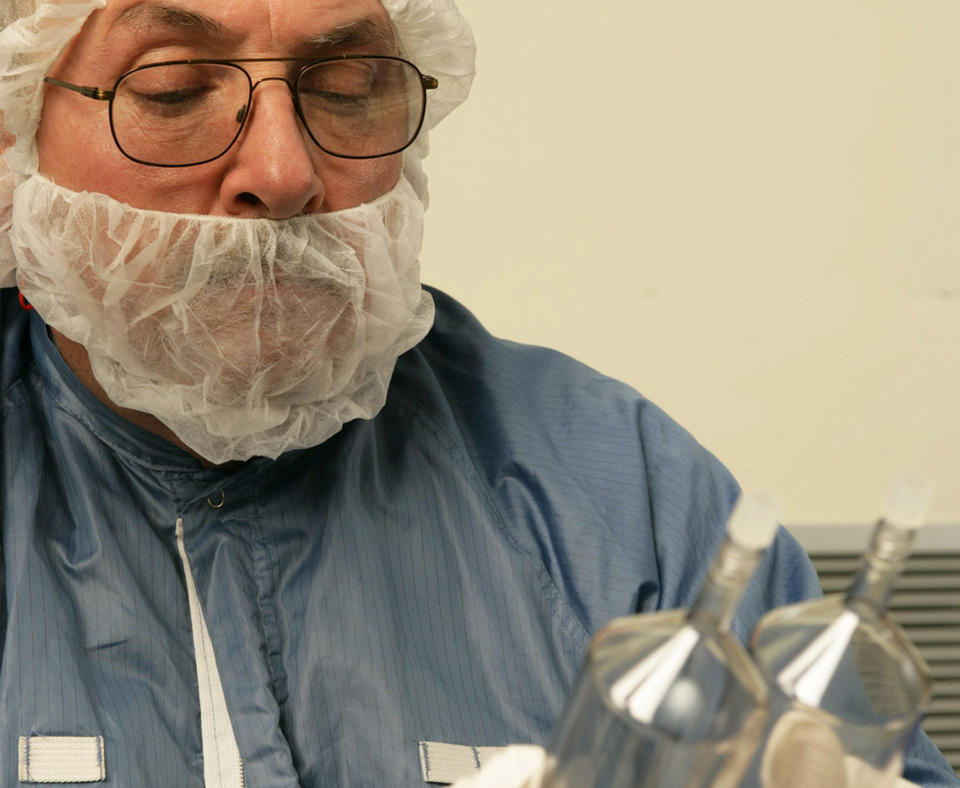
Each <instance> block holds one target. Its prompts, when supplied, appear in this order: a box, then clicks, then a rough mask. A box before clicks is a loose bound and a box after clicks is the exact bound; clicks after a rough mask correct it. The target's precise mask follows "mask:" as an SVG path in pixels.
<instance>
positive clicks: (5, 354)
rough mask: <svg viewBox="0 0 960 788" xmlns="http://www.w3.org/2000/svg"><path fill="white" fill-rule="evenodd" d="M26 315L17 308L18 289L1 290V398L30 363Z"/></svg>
mask: <svg viewBox="0 0 960 788" xmlns="http://www.w3.org/2000/svg"><path fill="white" fill-rule="evenodd" d="M27 318H28V314H27V312H25V311H24V310H23V309H21V308H20V303H19V301H18V299H17V289H16V288H14V287H5V288H2V289H0V395H2V396H3V397H4V398H5V397H6V393H7V391H9V390H10V388H11V387H12V386H13V385H14V384H16V383H17V381H19V380H20V379H21V378H22V377H23V374H24V370H26V368H27V366H28V364H29V362H30V330H29V320H28V319H27Z"/></svg>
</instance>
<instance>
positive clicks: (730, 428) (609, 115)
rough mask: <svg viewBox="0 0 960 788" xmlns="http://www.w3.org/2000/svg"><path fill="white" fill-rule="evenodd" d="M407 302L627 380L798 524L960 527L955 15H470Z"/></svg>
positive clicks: (767, 9) (585, 8)
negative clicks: (912, 493) (469, 42)
mask: <svg viewBox="0 0 960 788" xmlns="http://www.w3.org/2000/svg"><path fill="white" fill-rule="evenodd" d="M460 6H461V8H462V9H463V11H464V13H465V14H466V15H467V16H468V17H469V18H470V19H471V21H472V23H473V25H474V29H475V32H476V35H477V39H478V42H479V45H480V57H479V75H478V77H477V80H476V83H475V87H474V95H473V97H472V98H471V99H470V101H468V102H467V104H466V105H464V107H462V108H461V109H460V110H458V111H457V112H456V113H455V114H454V115H453V116H451V118H449V119H448V120H447V121H445V123H444V124H443V125H441V126H440V128H439V129H437V130H436V132H435V133H434V134H433V137H432V145H433V152H432V154H431V156H430V158H429V159H428V160H427V167H428V172H429V173H430V175H431V188H432V199H433V204H432V207H431V209H430V211H429V212H428V214H427V244H426V247H425V249H424V254H423V257H422V262H423V268H424V279H425V280H426V281H427V282H430V283H433V284H436V285H438V286H439V287H441V288H442V289H445V290H447V291H449V292H451V293H452V294H453V295H455V296H457V297H458V298H460V299H461V300H463V301H464V302H465V303H466V304H467V305H468V306H469V307H471V308H472V309H473V310H474V311H475V312H476V313H477V315H478V316H479V317H480V318H481V320H483V321H484V322H485V323H486V324H487V326H488V327H489V328H490V329H491V330H492V331H493V332H494V333H497V334H499V335H502V336H506V337H509V338H512V339H518V340H522V341H528V342H533V343H539V344H544V345H550V346H553V347H556V348H559V349H561V350H563V351H566V352H567V353H570V354H571V355H573V356H575V357H577V358H579V359H581V360H583V361H586V362H587V363H589V364H591V365H592V366H594V367H596V368H598V369H599V370H601V371H603V372H605V373H608V374H610V375H613V376H615V377H618V378H621V379H623V380H626V381H627V382H629V383H631V384H632V385H634V386H635V387H637V388H638V389H639V390H640V391H642V392H643V393H644V394H646V395H647V396H648V397H650V398H651V399H653V400H654V401H656V402H657V403H658V404H660V405H661V406H662V407H663V408H664V409H665V410H666V411H667V412H668V413H670V414H672V415H673V416H674V417H675V418H676V419H677V420H678V421H680V422H681V423H682V424H683V425H684V426H686V427H687V428H688V429H690V430H691V432H693V433H694V435H696V436H697V437H698V438H699V440H700V441H701V442H702V443H704V445H706V446H707V447H708V448H709V449H711V450H712V451H713V452H714V453H715V454H717V455H718V456H719V457H720V458H721V459H722V460H723V461H724V462H726V463H727V464H728V465H729V466H730V468H731V469H732V470H733V471H734V473H735V474H736V475H737V476H738V477H739V479H740V480H741V482H742V483H744V484H745V485H765V486H769V487H771V488H773V489H775V490H777V491H779V492H780V494H781V495H782V496H783V498H784V499H785V502H786V506H787V513H786V518H785V519H786V521H787V522H790V523H837V522H841V523H847V522H849V523H854V522H865V521H868V520H871V519H872V518H873V517H874V515H875V514H876V513H877V510H878V507H879V505H880V503H881V501H882V498H883V492H884V489H885V487H886V484H887V482H888V480H889V479H890V478H891V477H893V476H894V475H896V474H898V473H899V472H901V471H902V470H910V469H912V470H920V471H923V472H926V473H928V474H929V475H930V476H932V477H933V479H934V481H935V482H936V484H937V501H936V504H935V510H934V513H933V519H934V520H937V521H940V522H960V220H958V216H957V214H958V208H960V3H957V2H956V0H804V2H802V3H801V2H789V3H787V2H781V1H779V0H774V2H771V1H770V0H732V1H731V0H727V1H726V2H715V0H695V1H694V2H677V1H676V0H659V1H654V0H641V1H640V2H637V1H636V0H629V1H628V0H610V1H608V2H596V3H582V2H572V0H549V2H548V1H547V0H522V2H518V1H516V0H511V1H510V2H507V0H460Z"/></svg>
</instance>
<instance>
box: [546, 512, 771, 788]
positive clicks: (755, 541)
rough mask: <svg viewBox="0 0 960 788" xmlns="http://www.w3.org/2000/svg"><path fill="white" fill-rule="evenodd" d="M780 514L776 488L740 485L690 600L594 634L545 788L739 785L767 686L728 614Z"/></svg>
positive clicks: (551, 751)
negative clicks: (685, 606) (749, 490)
mask: <svg viewBox="0 0 960 788" xmlns="http://www.w3.org/2000/svg"><path fill="white" fill-rule="evenodd" d="M778 513H779V504H778V503H777V501H776V499H774V497H773V496H771V495H769V494H766V493H756V494H752V495H745V496H743V497H742V498H741V500H740V501H739V502H738V504H737V507H736V508H735V510H734V512H733V515H732V516H731V518H730V521H729V524H728V535H727V538H726V540H725V541H724V542H723V544H722V545H721V547H720V549H719V551H718V552H717V555H716V556H715V558H714V560H713V563H712V564H711V566H710V568H709V570H708V572H707V576H706V580H705V581H704V583H703V585H702V587H701V589H700V591H699V594H698V596H697V597H696V600H695V602H694V603H693V605H692V607H691V608H690V609H689V611H685V610H672V611H666V612H660V613H653V614H647V615H636V616H629V617H625V618H620V619H615V620H614V621H612V622H611V623H610V624H609V625H607V626H606V627H605V628H604V629H602V630H601V631H600V632H599V633H598V634H597V635H596V637H595V638H594V639H593V641H592V643H591V645H590V649H589V652H588V654H587V658H586V661H585V663H584V666H583V668H582V669H581V673H580V678H579V680H578V682H577V685H576V687H575V689H574V691H573V694H572V695H571V697H570V700H569V702H568V705H567V708H566V710H565V711H564V713H563V715H562V716H561V719H560V722H559V724H558V727H557V729H556V730H555V731H554V734H553V738H552V741H551V744H550V746H549V747H548V759H547V766H546V770H545V774H544V776H543V778H542V779H541V782H540V785H541V786H542V788H592V787H595V788H601V786H602V788H634V786H641V785H650V786H660V785H664V786H666V785H669V786H702V785H714V786H734V785H738V784H739V781H740V778H741V776H742V775H743V773H744V771H745V770H746V768H747V766H748V765H749V763H750V759H751V757H752V755H753V754H754V752H755V750H756V747H757V746H758V745H759V743H760V741H761V740H762V736H763V733H764V730H765V729H766V720H767V691H766V687H765V685H764V682H763V679H762V677H761V675H760V673H759V672H758V671H757V669H756V668H755V667H754V665H753V664H752V663H751V661H750V659H749V657H748V656H747V653H746V651H745V649H744V648H743V646H742V645H741V644H740V642H739V640H738V639H737V637H736V636H735V635H733V634H732V633H731V632H730V623H731V621H732V620H733V616H734V613H735V612H736V609H737V606H738V603H739V601H740V597H741V596H742V594H743V591H744V589H745V588H746V586H747V583H748V582H749V580H750V578H751V577H752V575H753V572H754V570H755V568H756V565H757V563H758V561H759V559H760V556H761V554H762V552H763V550H764V549H765V548H766V547H767V546H768V545H769V544H770V542H771V541H772V540H773V537H774V535H775V533H776V529H777V519H778Z"/></svg>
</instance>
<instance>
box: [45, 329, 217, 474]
mask: <svg viewBox="0 0 960 788" xmlns="http://www.w3.org/2000/svg"><path fill="white" fill-rule="evenodd" d="M50 333H51V335H52V336H53V343H54V344H55V345H56V346H57V350H59V351H60V355H61V356H62V357H63V360H64V361H65V362H66V363H67V366H68V367H70V369H71V370H73V374H74V375H76V376H77V379H78V380H79V381H80V382H81V383H83V385H84V386H86V387H87V388H88V389H89V390H90V392H91V393H92V394H93V396H95V397H96V398H97V399H98V400H100V401H101V402H102V403H103V404H104V405H106V406H107V407H108V408H110V410H112V411H113V412H114V413H116V414H118V415H119V416H121V417H122V418H124V419H126V420H127V421H129V422H130V423H131V424H134V425H136V426H137V427H140V429H144V430H146V431H147V432H152V433H153V434H154V435H159V436H160V437H161V438H163V439H164V440H165V441H168V442H169V443H172V444H173V445H174V446H176V447H177V448H179V449H183V451H185V452H186V453H187V454H189V455H190V456H191V457H195V458H196V459H197V460H199V461H200V463H201V464H202V465H204V466H205V467H207V468H223V467H228V466H230V465H232V464H233V463H226V464H225V465H215V464H214V463H212V462H209V461H207V460H205V459H204V458H203V457H201V456H200V455H199V454H197V453H196V452H195V451H194V450H193V449H191V448H190V447H189V446H187V445H186V444H185V443H184V442H183V441H181V440H180V439H179V438H178V437H177V436H176V435H175V434H174V432H173V430H171V429H170V428H169V427H167V426H166V425H165V424H164V423H163V422H162V421H160V420H159V419H158V418H157V417H156V416H151V415H150V414H149V413H144V412H142V411H139V410H131V409H130V408H122V407H120V406H119V405H117V404H116V403H115V402H114V401H113V400H111V399H110V397H109V396H107V392H106V391H104V389H103V386H101V385H100V382H99V381H98V380H97V378H96V377H95V376H94V374H93V368H92V367H91V366H90V356H89V355H88V354H87V350H86V348H85V347H84V346H83V345H81V344H80V343H79V342H74V341H73V340H72V339H68V338H67V337H65V336H64V335H63V334H61V333H60V332H59V331H57V330H56V329H55V328H51V329H50Z"/></svg>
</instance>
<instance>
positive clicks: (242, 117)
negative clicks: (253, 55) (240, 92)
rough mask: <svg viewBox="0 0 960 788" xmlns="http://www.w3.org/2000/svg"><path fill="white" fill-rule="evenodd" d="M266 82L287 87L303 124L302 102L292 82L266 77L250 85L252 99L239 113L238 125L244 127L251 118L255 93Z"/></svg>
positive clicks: (285, 79)
mask: <svg viewBox="0 0 960 788" xmlns="http://www.w3.org/2000/svg"><path fill="white" fill-rule="evenodd" d="M264 82H282V83H283V84H284V85H286V86H287V90H289V91H290V98H291V99H293V106H294V109H295V110H296V111H297V115H299V116H300V120H301V122H303V115H302V114H301V113H300V102H299V100H298V99H297V91H296V90H295V89H294V87H293V85H291V84H290V80H289V79H287V78H286V77H264V78H263V79H258V80H257V81H256V82H252V81H251V83H250V98H249V99H247V103H246V104H244V105H243V106H242V107H240V109H239V110H238V111H237V123H238V124H239V125H241V126H243V125H244V124H245V123H246V122H247V118H248V117H249V116H250V107H251V105H252V104H253V91H255V90H256V89H257V88H258V87H260V86H261V85H262V84H263V83H264Z"/></svg>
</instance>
